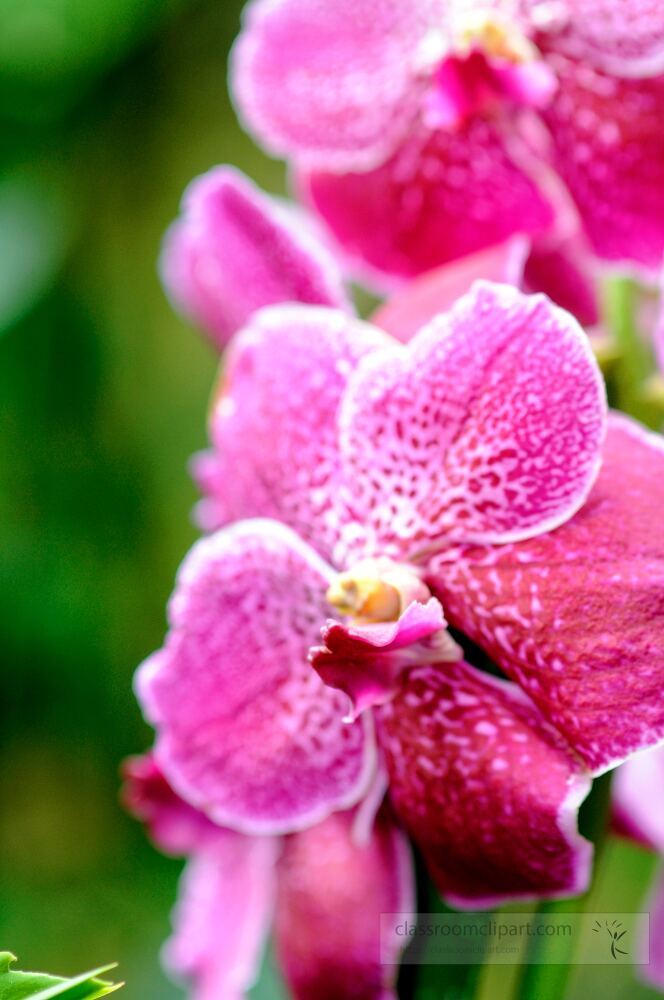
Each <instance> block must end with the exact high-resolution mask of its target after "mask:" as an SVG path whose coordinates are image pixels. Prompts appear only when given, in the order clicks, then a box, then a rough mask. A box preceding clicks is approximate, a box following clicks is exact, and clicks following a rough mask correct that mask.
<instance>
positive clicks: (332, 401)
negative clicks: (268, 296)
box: [195, 305, 388, 620]
mask: <svg viewBox="0 0 664 1000" xmlns="http://www.w3.org/2000/svg"><path fill="white" fill-rule="evenodd" d="M386 342H388V338H387V336H386V335H385V334H383V333H381V332H380V331H378V330H377V329H375V328H373V327H370V326H368V325H367V324H364V323H361V322H360V321H359V320H356V319H353V318H352V317H350V316H347V315H345V314H344V313H342V312H339V311H337V310H332V309H323V308H316V307H313V306H297V305H291V306H273V307H271V308H269V309H265V310H262V311H261V312H260V313H257V314H255V315H254V316H253V317H252V319H251V322H250V323H249V325H248V326H247V327H246V328H245V329H244V330H243V331H242V332H241V333H240V334H238V336H237V337H236V338H235V340H234V342H233V344H232V346H231V348H230V350H229V353H228V359H227V362H226V370H225V373H224V382H223V384H222V387H221V392H220V393H219V395H218V397H217V400H216V403H215V404H214V406H213V410H212V415H211V436H212V441H213V445H214V448H215V452H214V453H213V455H212V456H209V457H206V458H204V459H203V460H202V463H201V459H199V460H198V462H197V465H196V468H195V474H197V475H198V476H199V481H200V483H201V485H202V486H203V488H204V489H206V490H207V491H209V492H208V497H207V502H206V506H205V508H204V509H203V511H202V513H203V517H202V518H201V520H203V521H204V522H205V526H206V527H207V528H208V529H209V528H211V527H219V526H220V524H223V523H227V522H229V521H233V520H237V519H241V518H244V517H254V516H257V517H273V518H276V519H277V520H280V521H283V522H284V523H285V524H288V525H289V526H290V527H292V528H294V529H295V530H296V531H297V532H298V533H299V534H300V535H301V537H302V538H303V539H304V540H305V541H307V542H309V543H310V544H312V545H313V546H314V547H315V548H317V550H318V551H319V552H320V553H321V555H324V556H325V557H328V558H329V556H330V553H331V550H332V547H333V545H334V542H335V541H336V539H337V536H338V533H339V524H338V523H337V521H336V516H337V515H336V513H335V511H334V510H333V504H332V500H333V498H334V495H335V493H336V491H337V489H338V485H339V484H338V479H339V462H340V459H339V445H338V430H337V412H338V409H339V404H340V400H341V396H342V394H343V391H344V389H345V387H346V382H347V380H348V377H349V375H350V373H351V372H352V370H353V369H354V367H355V365H356V363H357V361H358V360H359V359H360V358H361V357H363V356H364V355H365V354H366V353H368V352H369V351H371V350H375V349H376V348H378V347H382V346H384V345H385V343H386ZM323 620H324V619H323Z"/></svg>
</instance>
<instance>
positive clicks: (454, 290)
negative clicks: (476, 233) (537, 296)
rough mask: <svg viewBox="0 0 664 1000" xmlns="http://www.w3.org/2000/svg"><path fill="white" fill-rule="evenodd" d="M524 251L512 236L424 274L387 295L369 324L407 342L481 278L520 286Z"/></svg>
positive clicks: (520, 238) (518, 238) (525, 243)
mask: <svg viewBox="0 0 664 1000" xmlns="http://www.w3.org/2000/svg"><path fill="white" fill-rule="evenodd" d="M528 250H529V242H528V240H527V239H526V238H525V237H523V236H513V237H512V238H511V239H509V240H506V241H505V243H501V244H499V245H498V246H495V247H489V249H488V250H480V251H479V252H478V253H474V254H471V255H470V256H468V257H462V258H460V259H459V260H456V261H452V262H451V263H450V264H443V266H442V267H437V268H435V269H434V270H433V271H427V272H426V273H425V274H423V275H422V276H421V277H419V278H415V279H414V280H413V281H409V282H408V284H406V285H404V286H403V288H401V289H399V290H398V291H396V292H395V293H394V294H393V295H390V297H389V298H388V300H387V301H386V302H385V303H384V304H383V305H382V306H381V307H380V308H379V309H378V310H377V312H376V313H375V314H374V315H373V316H372V320H371V321H372V323H375V325H376V326H379V327H380V328H381V329H382V330H387V332H388V333H390V334H391V335H392V336H393V337H395V338H396V339H397V340H399V341H401V342H402V343H404V344H405V343H408V341H409V340H411V339H412V338H413V336H414V335H415V334H416V333H417V332H418V331H419V330H421V329H422V327H423V326H424V325H425V324H426V323H429V322H430V321H431V320H432V319H433V318H434V316H437V315H438V314H439V313H442V312H447V311H448V310H449V309H451V308H452V306H453V305H454V303H455V302H456V300H457V299H460V298H461V296H462V295H465V294H466V292H468V291H470V289H471V287H472V285H473V283H474V282H475V281H478V280H479V279H481V278H484V279H485V280H487V281H496V282H499V283H504V284H507V285H516V286H520V285H521V281H522V277H523V268H524V263H525V261H526V258H527V255H528ZM543 290H544V289H536V291H543Z"/></svg>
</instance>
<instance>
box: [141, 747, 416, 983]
mask: <svg viewBox="0 0 664 1000" xmlns="http://www.w3.org/2000/svg"><path fill="white" fill-rule="evenodd" d="M125 779H126V784H125V790H124V798H125V802H126V805H127V807H128V808H129V810H130V811H131V812H133V813H134V815H136V816H137V817H138V818H139V819H141V820H143V822H145V823H146V825H147V828H148V830H149V832H150V835H151V837H152V839H153V840H154V842H155V844H156V845H157V846H158V847H159V848H160V849H161V850H162V851H164V852H165V853H167V854H173V855H184V856H186V857H188V858H189V861H188V864H187V867H186V869H185V872H184V874H183V876H182V880H181V884H180V900H179V902H178V904H177V906H176V908H175V911H174V923H175V934H174V935H173V937H172V938H171V940H170V941H169V942H168V944H167V945H166V949H165V955H164V958H165V963H166V965H167V967H168V969H169V970H170V971H171V972H172V974H173V975H174V976H176V977H178V978H181V979H184V980H185V981H186V982H187V983H189V984H190V985H191V987H192V994H191V995H192V997H193V998H194V1000H243V998H244V997H245V996H246V993H247V991H248V990H249V989H250V987H251V986H252V985H253V984H254V982H255V980H256V978H257V976H258V972H259V969H260V964H261V959H262V953H263V949H264V946H265V941H266V938H267V936H268V934H269V933H270V929H271V928H272V929H273V934H274V941H275V947H276V952H277V958H278V961H279V965H280V967H281V970H282V973H283V975H284V978H285V979H286V982H287V983H288V985H289V987H290V989H291V991H292V996H293V997H294V998H295V1000H326V998H329V1000H353V998H355V997H358V996H361V997H362V998H363V1000H394V997H395V993H394V991H393V985H394V980H395V971H396V966H397V963H398V961H399V955H398V954H397V953H396V952H395V953H394V955H393V961H392V962H390V961H389V955H387V954H386V950H385V949H386V947H390V946H391V947H392V948H394V945H395V941H394V939H392V938H387V937H386V938H385V940H384V941H381V937H380V935H379V933H378V928H379V921H380V914H381V913H410V912H411V911H412V909H413V895H414V886H413V876H412V871H411V862H410V852H409V848H408V844H407V842H406V839H405V837H404V835H403V833H401V832H400V831H399V830H398V829H397V827H396V826H395V824H394V823H393V822H392V820H391V818H390V814H389V811H388V810H387V809H381V810H380V811H379V812H378V814H377V815H376V817H375V820H373V821H372V827H371V829H370V831H369V832H368V835H367V836H366V838H365V839H364V841H363V842H358V838H357V837H356V836H355V835H354V832H353V827H354V824H355V823H356V816H355V815H354V814H352V813H335V814H334V815H332V816H330V817H328V819H326V820H325V821H324V822H322V823H320V824H317V825H315V826H312V827H310V828H309V829H307V830H304V831H302V832H300V833H296V834H291V835H290V836H288V837H284V838H283V839H281V840H280V839H278V838H276V837H249V836H245V835H244V834H241V833H236V832H234V831H232V830H228V829H224V828H222V827H220V826H217V825H216V824H214V823H213V822H211V820H210V819H208V817H206V816H205V815H204V814H203V813H200V812H198V811H197V810H195V809H193V808H192V807H191V806H190V805H188V804H187V803H186V802H184V801H183V800H182V799H181V798H180V797H179V796H178V795H176V794H175V792H174V791H173V790H172V788H171V787H170V785H169V784H168V782H167V781H166V779H165V778H164V776H163V774H162V772H161V771H160V769H159V767H158V765H157V764H156V762H155V760H154V757H153V756H152V755H151V754H147V755H146V756H144V757H139V758H134V759H132V760H130V761H128V762H127V764H126V765H125ZM381 945H382V950H381Z"/></svg>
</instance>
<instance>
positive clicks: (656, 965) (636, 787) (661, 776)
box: [613, 747, 664, 990]
mask: <svg viewBox="0 0 664 1000" xmlns="http://www.w3.org/2000/svg"><path fill="white" fill-rule="evenodd" d="M613 796H614V819H615V823H616V826H617V828H618V829H619V831H620V832H622V833H624V834H626V835H627V836H629V837H631V838H632V839H634V840H636V841H637V843H640V844H643V845H644V846H646V847H648V848H650V849H651V850H653V851H656V852H657V854H659V855H660V858H664V747H659V748H658V749H656V750H650V751H649V752H647V753H642V754H637V756H635V757H632V758H631V759H630V760H628V761H626V762H625V763H624V764H623V765H622V767H620V768H619V769H618V770H617V772H616V775H615V777H614V781H613ZM646 910H647V912H648V913H649V915H650V928H649V930H650V933H649V939H650V940H649V942H648V944H649V949H648V952H649V956H648V957H649V962H648V964H647V965H644V966H642V967H641V969H640V971H642V973H643V975H644V976H645V977H646V978H647V979H648V981H649V982H651V983H652V984H653V985H654V986H656V987H658V988H659V989H661V990H664V874H663V873H662V872H661V871H660V873H659V875H658V877H657V879H656V882H655V885H654V886H653V889H652V891H651V893H650V896H649V899H648V901H647V903H646Z"/></svg>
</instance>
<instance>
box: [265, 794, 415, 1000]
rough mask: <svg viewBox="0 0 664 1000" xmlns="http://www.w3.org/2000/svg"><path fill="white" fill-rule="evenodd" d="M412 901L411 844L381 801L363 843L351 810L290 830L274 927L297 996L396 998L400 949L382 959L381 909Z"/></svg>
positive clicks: (406, 907)
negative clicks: (355, 831)
mask: <svg viewBox="0 0 664 1000" xmlns="http://www.w3.org/2000/svg"><path fill="white" fill-rule="evenodd" d="M413 907H414V885H413V873H412V869H411V860H410V853H409V849H408V844H407V842H406V840H405V837H404V836H403V834H402V833H401V832H400V831H399V830H398V829H397V828H396V826H395V825H394V823H393V821H392V819H391V817H390V815H389V813H388V812H387V810H386V809H382V810H381V811H380V812H379V814H378V817H377V820H376V824H375V826H374V828H373V832H372V834H371V837H370V839H369V841H368V843H366V844H363V845H358V844H357V842H356V841H355V840H354V837H353V815H352V814H350V813H335V814H334V815H333V816H330V817H329V818H328V819H327V820H325V822H324V823H321V824H319V825H318V826H315V827H312V828H311V829H309V830H304V831H302V832H301V833H297V834H294V835H293V836H291V837H288V838H287V840H286V841H285V843H284V851H283V854H282V856H281V859H280V861H279V869H278V892H277V911H276V921H275V930H274V935H275V945H276V949H277V956H278V958H279V963H280V966H281V969H282V971H283V974H284V976H285V978H286V981H287V983H288V986H289V988H290V990H291V991H292V996H293V998H294V1000H396V995H397V994H396V990H395V989H394V985H395V980H396V972H397V968H396V966H397V964H398V962H399V955H398V954H397V953H395V954H394V957H393V961H394V965H392V964H391V963H387V962H386V963H385V964H381V956H382V958H383V960H384V961H385V959H386V958H387V957H388V956H386V955H385V952H384V949H383V950H382V951H381V941H380V917H381V914H382V913H401V912H403V913H410V912H412V910H413Z"/></svg>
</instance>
